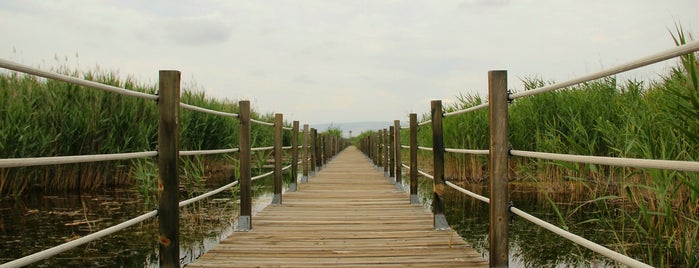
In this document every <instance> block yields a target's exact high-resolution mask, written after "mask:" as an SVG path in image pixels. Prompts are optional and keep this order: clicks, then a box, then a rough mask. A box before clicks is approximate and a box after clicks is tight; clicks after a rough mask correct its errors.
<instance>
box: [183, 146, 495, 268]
mask: <svg viewBox="0 0 699 268" xmlns="http://www.w3.org/2000/svg"><path fill="white" fill-rule="evenodd" d="M299 188H300V189H299V191H297V192H287V193H285V194H284V196H283V200H282V205H270V206H268V207H267V208H265V209H264V210H263V211H261V212H260V213H258V214H257V215H255V216H253V219H252V230H250V231H248V232H234V233H233V234H231V235H230V236H229V237H228V238H226V239H225V240H223V241H221V243H220V244H219V245H217V246H216V247H215V248H213V249H211V250H210V251H209V252H207V253H206V254H204V256H202V257H200V258H199V259H197V260H196V261H195V262H194V263H191V264H189V265H187V267H326V266H332V267H406V266H412V267H487V266H488V263H487V261H486V260H485V259H484V258H483V257H482V256H481V254H479V253H477V252H476V251H475V250H474V249H472V248H470V247H469V246H468V245H467V244H466V243H465V242H464V241H463V239H462V238H461V237H460V236H459V235H458V234H456V233H455V232H454V231H451V230H449V231H437V230H434V228H433V227H432V213H431V212H429V211H428V210H427V209H425V208H424V207H423V206H421V205H410V201H409V198H408V195H407V194H406V193H405V192H403V191H400V190H396V188H395V186H394V185H393V184H391V183H389V181H388V179H387V178H385V177H384V176H383V171H377V170H376V169H374V168H373V166H372V164H371V163H370V162H369V160H368V159H367V158H366V157H364V155H362V153H361V152H360V151H359V150H357V149H356V148H355V147H350V148H348V149H346V150H344V151H343V152H341V153H340V154H339V155H338V156H337V157H336V158H335V159H334V160H333V161H331V162H330V163H329V164H328V165H327V166H326V167H325V168H324V169H323V170H321V171H320V172H318V173H317V174H316V176H315V177H312V178H310V179H309V181H308V183H306V184H301V185H300V187H299Z"/></svg>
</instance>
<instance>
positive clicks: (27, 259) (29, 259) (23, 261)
mask: <svg viewBox="0 0 699 268" xmlns="http://www.w3.org/2000/svg"><path fill="white" fill-rule="evenodd" d="M156 215H158V211H157V210H154V211H151V212H148V213H146V214H143V215H141V216H138V217H136V218H133V219H131V220H128V221H125V222H122V223H120V224H117V225H114V226H112V227H109V228H106V229H104V230H100V231H97V232H94V233H92V234H89V235H86V236H83V237H81V238H78V239H75V240H73V241H70V242H68V243H64V244H60V245H58V246H55V247H52V248H49V249H46V250H43V251H40V252H37V253H34V254H32V255H29V256H24V257H22V258H19V259H16V260H14V261H11V262H6V263H3V264H0V268H10V267H22V266H26V265H29V264H32V263H35V262H37V261H40V260H43V259H46V258H49V257H51V256H55V255H57V254H60V253H62V252H65V251H68V250H70V249H73V248H75V247H77V246H80V245H84V244H86V243H89V242H92V241H95V240H97V239H100V238H102V237H105V236H107V235H110V234H113V233H116V232H118V231H121V230H123V229H126V228H128V227H130V226H132V225H134V224H137V223H140V222H142V221H145V220H147V219H150V218H152V217H155V216H156Z"/></svg>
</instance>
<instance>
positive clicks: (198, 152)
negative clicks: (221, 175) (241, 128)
mask: <svg viewBox="0 0 699 268" xmlns="http://www.w3.org/2000/svg"><path fill="white" fill-rule="evenodd" d="M238 151H240V149H239V148H233V149H219V150H200V151H180V155H181V156H185V155H207V154H227V153H235V152H238Z"/></svg>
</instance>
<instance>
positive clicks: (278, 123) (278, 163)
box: [272, 114, 284, 205]
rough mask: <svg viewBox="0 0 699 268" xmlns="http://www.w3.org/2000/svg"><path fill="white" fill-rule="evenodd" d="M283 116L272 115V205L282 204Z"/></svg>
mask: <svg viewBox="0 0 699 268" xmlns="http://www.w3.org/2000/svg"><path fill="white" fill-rule="evenodd" d="M283 124H284V115H283V114H274V197H272V204H274V205H281V203H282V177H283V174H282V155H283V154H284V151H283V149H282V147H283V144H282V141H283V140H282V131H284V129H283V127H284V125H283Z"/></svg>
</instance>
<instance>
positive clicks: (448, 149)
mask: <svg viewBox="0 0 699 268" xmlns="http://www.w3.org/2000/svg"><path fill="white" fill-rule="evenodd" d="M444 151H445V152H449V153H457V154H490V150H474V149H454V148H444Z"/></svg>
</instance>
